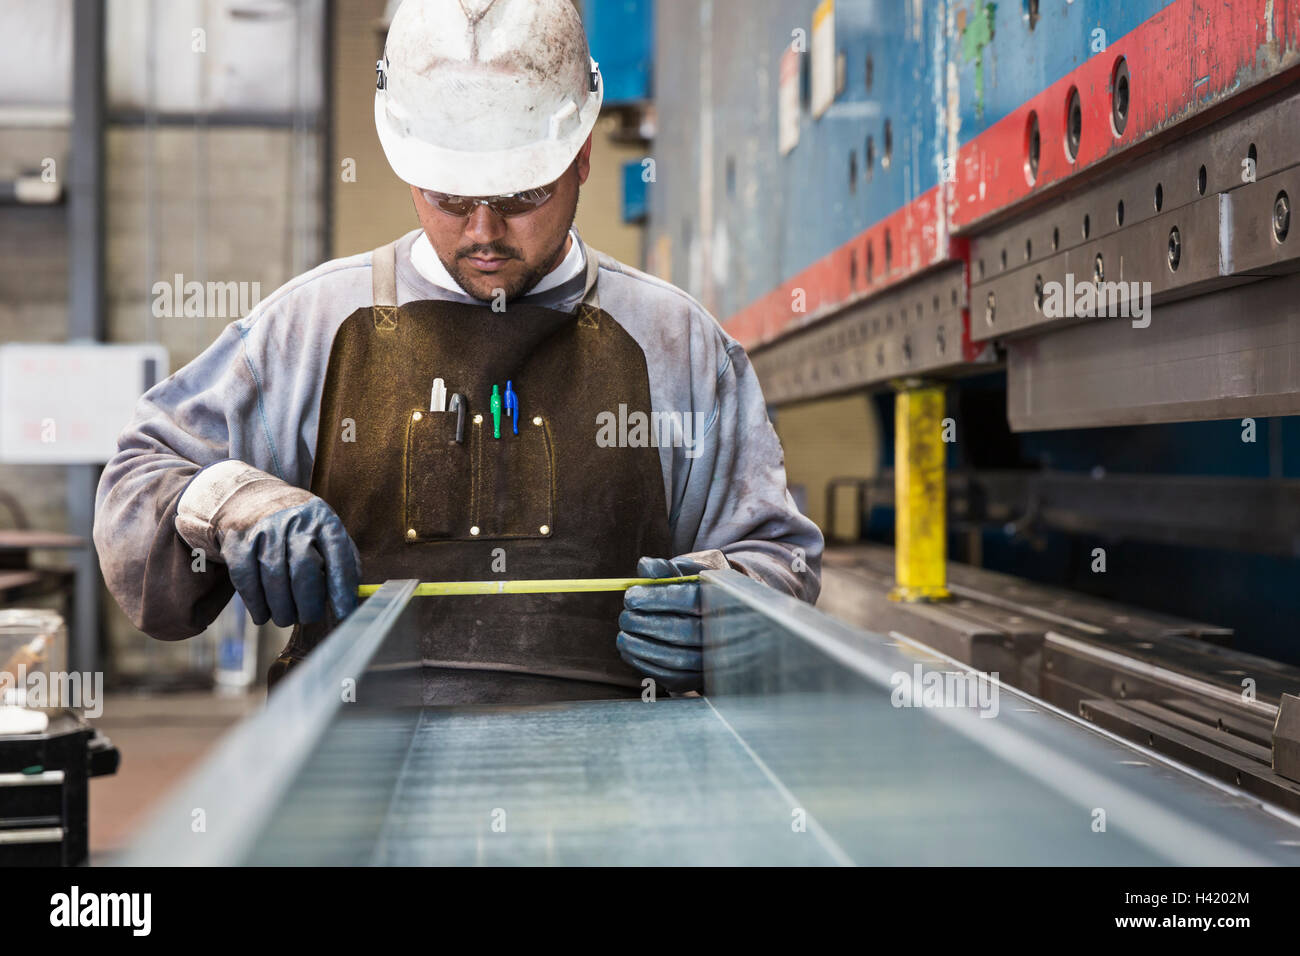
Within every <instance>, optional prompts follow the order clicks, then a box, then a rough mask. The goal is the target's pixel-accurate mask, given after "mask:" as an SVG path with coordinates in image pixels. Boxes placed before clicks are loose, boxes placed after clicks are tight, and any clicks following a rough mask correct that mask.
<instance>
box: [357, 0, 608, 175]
mask: <svg viewBox="0 0 1300 956" xmlns="http://www.w3.org/2000/svg"><path fill="white" fill-rule="evenodd" d="M378 74H379V76H378V83H377V86H378V89H377V90H376V91H375V127H376V128H377V129H378V131H379V142H380V143H381V144H382V145H383V147H384V154H385V155H386V156H387V157H388V162H389V165H391V166H392V167H393V172H395V173H397V175H398V177H399V178H400V179H402V180H404V181H406V182H408V183H411V184H412V185H414V186H418V187H420V188H421V189H431V190H434V191H436V192H443V193H454V194H457V195H461V196H500V195H506V194H508V193H516V192H522V191H524V190H526V189H536V188H537V187H539V186H545V185H547V184H549V183H552V182H554V181H555V180H556V179H559V178H560V175H561V174H562V173H563V172H564V171H565V170H566V169H567V168H568V167H569V164H570V163H572V162H573V158H574V157H575V156H577V155H578V150H579V149H581V148H582V144H583V143H584V142H586V139H587V136H588V135H590V133H591V130H592V127H593V126H595V124H596V116H597V115H598V114H599V113H600V104H601V100H602V98H603V96H604V88H603V87H604V84H603V83H602V82H601V79H600V70H599V67H598V66H597V64H596V62H595V61H594V60H592V59H591V56H590V54H589V53H588V50H587V37H586V34H585V33H584V32H583V29H582V20H581V19H580V18H579V16H578V11H577V10H576V9H574V6H573V3H572V0H404V2H403V3H402V5H401V6H400V7H398V8H397V13H396V14H394V15H393V22H392V25H391V26H390V27H389V30H388V40H387V42H386V43H385V46H384V58H383V59H382V60H380V61H379V64H378Z"/></svg>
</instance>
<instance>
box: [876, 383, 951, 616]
mask: <svg viewBox="0 0 1300 956" xmlns="http://www.w3.org/2000/svg"><path fill="white" fill-rule="evenodd" d="M943 419H944V390H943V387H942V386H940V385H932V384H928V383H925V382H922V381H919V380H916V379H908V380H906V381H904V382H902V383H900V385H899V387H898V393H897V395H896V396H895V397H894V516H895V517H894V522H895V532H894V534H895V540H894V550H895V572H894V577H895V587H894V590H893V591H892V592H891V593H890V597H891V598H892V599H893V600H895V601H937V600H942V599H944V598H946V597H948V581H947V560H948V553H947V552H948V549H947V501H946V497H945V481H946V478H945V474H944V440H943V427H944V421H943Z"/></svg>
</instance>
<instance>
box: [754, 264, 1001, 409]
mask: <svg viewBox="0 0 1300 956" xmlns="http://www.w3.org/2000/svg"><path fill="white" fill-rule="evenodd" d="M965 308H966V278H965V266H963V265H962V264H960V263H957V264H955V265H951V266H945V267H943V268H941V269H937V270H935V271H934V272H931V273H929V274H927V275H926V276H925V277H923V278H922V279H919V280H917V281H915V282H912V283H909V284H908V285H906V286H904V287H902V288H898V289H895V290H891V291H888V292H884V293H882V294H880V295H876V296H873V297H871V298H868V299H864V300H862V301H860V302H858V303H857V304H855V305H853V306H850V307H849V309H848V310H847V311H845V312H843V313H841V314H839V315H837V316H835V317H834V318H831V319H828V320H825V321H821V322H818V323H817V324H815V325H812V326H809V327H808V328H807V329H806V330H804V331H802V332H799V333H797V334H793V335H790V336H788V337H785V338H782V339H781V340H780V341H778V342H777V343H776V344H774V345H772V346H768V347H765V348H761V349H758V350H756V351H755V352H753V353H752V354H751V356H750V360H751V361H752V362H753V365H754V371H755V372H756V373H757V375H758V378H759V382H760V383H761V384H762V386H763V396H764V397H765V398H766V399H767V401H768V402H769V403H770V404H773V405H779V404H782V403H784V402H789V401H796V400H802V399H808V398H816V397H818V396H822V395H829V394H833V393H835V392H842V391H847V390H849V389H853V388H860V387H862V386H864V385H865V386H871V385H882V384H884V383H886V382H888V381H890V380H891V379H894V378H897V377H899V376H904V375H917V374H921V373H924V374H927V375H935V374H941V373H943V372H945V371H952V370H958V369H960V370H963V371H966V372H970V371H976V370H979V369H980V368H987V366H988V363H989V362H991V361H992V359H993V354H992V351H991V350H990V351H987V352H984V353H982V354H979V355H977V356H975V361H974V362H973V364H974V365H975V366H976V368H969V367H968V366H967V364H966V363H967V360H968V359H971V354H969V353H968V352H967V351H966V349H965V348H964V347H963V335H964V329H965V321H964V318H963V316H964V312H965Z"/></svg>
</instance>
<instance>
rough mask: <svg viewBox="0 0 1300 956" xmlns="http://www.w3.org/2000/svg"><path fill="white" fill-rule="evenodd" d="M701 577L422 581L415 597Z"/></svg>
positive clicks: (368, 590)
mask: <svg viewBox="0 0 1300 956" xmlns="http://www.w3.org/2000/svg"><path fill="white" fill-rule="evenodd" d="M699 579H700V576H699V575H698V574H687V575H684V576H682V577H679V578H553V579H552V578H538V579H535V580H532V581H421V582H420V583H419V584H417V585H416V586H415V597H441V596H444V595H450V594H568V593H572V592H578V591H626V590H627V589H628V588H632V587H637V586H638V585H652V584H689V583H690V582H691V581H698V580H699ZM379 588H380V585H378V584H363V585H361V586H360V587H358V588H357V594H358V595H360V596H361V597H369V596H370V595H371V594H374V593H375V592H376V591H378V590H379Z"/></svg>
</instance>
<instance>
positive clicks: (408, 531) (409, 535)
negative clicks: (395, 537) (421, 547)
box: [406, 528, 418, 541]
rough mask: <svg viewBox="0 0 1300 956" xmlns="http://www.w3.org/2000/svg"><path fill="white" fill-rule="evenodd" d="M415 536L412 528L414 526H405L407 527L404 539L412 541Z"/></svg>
mask: <svg viewBox="0 0 1300 956" xmlns="http://www.w3.org/2000/svg"><path fill="white" fill-rule="evenodd" d="M417 537H418V535H417V534H416V533H415V529H414V528H407V529H406V540H407V541H414V540H415V539H416V538H417Z"/></svg>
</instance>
